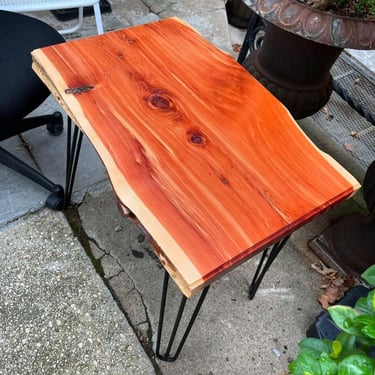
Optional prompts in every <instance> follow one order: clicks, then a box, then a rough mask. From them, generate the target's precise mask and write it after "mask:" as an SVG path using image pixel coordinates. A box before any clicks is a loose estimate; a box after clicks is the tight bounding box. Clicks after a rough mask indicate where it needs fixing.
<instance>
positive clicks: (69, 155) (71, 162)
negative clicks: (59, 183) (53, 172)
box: [63, 117, 83, 209]
mask: <svg viewBox="0 0 375 375" xmlns="http://www.w3.org/2000/svg"><path fill="white" fill-rule="evenodd" d="M82 138H83V133H82V131H81V130H80V129H79V128H78V126H77V125H74V130H73V136H72V120H71V119H70V117H68V127H67V149H66V175H65V196H64V205H63V207H64V209H66V208H67V207H68V204H69V203H70V200H71V197H72V191H73V185H74V179H75V175H76V170H77V165H78V160H79V154H80V151H81V145H82Z"/></svg>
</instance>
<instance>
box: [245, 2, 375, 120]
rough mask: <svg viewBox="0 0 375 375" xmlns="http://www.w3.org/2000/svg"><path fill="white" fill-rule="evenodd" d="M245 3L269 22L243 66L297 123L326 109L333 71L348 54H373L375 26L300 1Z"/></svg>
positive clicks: (374, 24)
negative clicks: (344, 53) (359, 51)
mask: <svg viewBox="0 0 375 375" xmlns="http://www.w3.org/2000/svg"><path fill="white" fill-rule="evenodd" d="M243 3H244V4H246V5H247V6H248V7H249V8H251V10H252V11H254V12H255V13H256V14H258V15H259V16H261V17H262V18H263V19H264V20H265V21H266V22H267V32H266V34H265V37H264V40H263V43H262V45H261V47H260V48H259V49H257V50H256V51H254V52H253V53H251V54H250V55H249V56H248V57H247V58H246V59H245V61H244V62H243V66H244V67H245V68H246V69H247V70H248V71H249V72H250V73H251V74H252V75H253V76H255V78H257V79H258V80H259V81H260V82H261V83H262V84H263V85H264V86H265V87H266V88H267V89H268V90H269V91H271V92H272V93H273V94H274V95H275V96H276V97H277V98H278V99H279V100H280V101H281V102H282V103H283V104H284V105H285V106H286V107H287V108H288V109H289V111H290V112H291V114H292V116H293V117H294V118H296V119H301V118H304V117H307V116H309V115H311V114H313V113H315V112H317V111H318V110H319V109H320V108H322V107H323V106H324V105H325V104H326V103H327V101H328V99H329V97H330V95H331V92H332V77H331V74H330V69H331V67H332V65H333V64H334V62H335V61H336V59H337V58H338V56H339V55H340V53H341V52H342V50H343V49H344V48H353V49H374V48H375V20H361V19H354V18H348V17H341V16H336V15H334V14H332V13H328V12H322V11H318V10H315V9H313V8H310V7H308V6H306V5H304V4H302V3H300V2H298V1H297V0H243Z"/></svg>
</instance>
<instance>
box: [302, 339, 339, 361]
mask: <svg viewBox="0 0 375 375" xmlns="http://www.w3.org/2000/svg"><path fill="white" fill-rule="evenodd" d="M331 345H332V341H330V340H325V339H323V340H321V339H316V338H314V337H307V338H305V339H303V340H302V341H301V342H300V343H299V347H300V348H301V352H303V353H309V354H311V355H313V356H315V357H316V358H319V357H320V354H321V353H327V354H329V353H330V352H331Z"/></svg>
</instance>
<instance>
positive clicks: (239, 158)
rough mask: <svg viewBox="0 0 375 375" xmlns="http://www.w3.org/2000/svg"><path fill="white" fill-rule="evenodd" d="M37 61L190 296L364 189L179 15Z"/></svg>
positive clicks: (45, 53) (53, 50) (38, 55)
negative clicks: (178, 17)
mask: <svg viewBox="0 0 375 375" xmlns="http://www.w3.org/2000/svg"><path fill="white" fill-rule="evenodd" d="M32 57H33V68H34V70H35V71H36V73H37V74H38V75H39V76H40V78H41V79H42V80H43V81H44V82H45V83H46V85H47V86H48V87H49V89H50V90H51V92H52V93H53V94H54V96H55V97H56V98H57V100H58V101H59V102H60V103H61V105H62V106H63V108H64V109H65V110H66V111H67V113H68V114H69V116H71V118H72V120H73V121H74V122H75V123H76V124H77V125H78V126H79V128H80V129H81V130H82V131H83V132H84V133H85V134H86V135H87V137H88V138H89V139H90V141H91V142H92V144H93V145H94V147H95V148H96V150H97V152H98V154H99V155H100V157H101V159H102V161H103V163H104V165H105V166H106V168H107V171H108V174H109V178H110V180H111V183H112V185H113V189H114V191H115V193H116V195H117V197H118V200H119V202H120V204H121V205H122V206H123V207H124V210H126V209H128V210H130V211H131V212H132V213H133V214H134V215H135V216H136V217H137V219H138V220H139V222H140V223H141V224H142V226H143V227H144V228H145V229H146V230H147V232H148V233H149V234H150V235H151V236H152V238H153V240H154V241H155V242H156V244H157V245H158V246H156V249H157V250H156V252H157V255H158V256H159V258H160V260H161V262H162V263H163V265H164V266H165V267H166V269H167V270H168V271H169V273H170V274H171V276H172V277H173V279H174V280H175V281H176V283H177V284H178V285H179V287H180V289H181V290H182V292H183V293H184V294H185V295H186V296H188V297H189V296H191V295H192V294H194V293H196V292H197V291H198V290H200V289H201V288H202V287H203V286H205V285H208V284H209V283H211V282H212V281H213V280H214V279H215V278H217V277H219V276H220V275H222V274H223V273H225V272H226V271H228V270H229V269H231V268H232V267H234V266H236V265H238V264H240V263H241V262H242V261H244V260H246V259H248V258H249V257H251V256H253V255H254V254H256V253H258V252H260V251H261V250H264V249H265V248H266V247H268V246H269V245H270V244H272V243H274V242H276V241H277V240H279V239H280V238H282V237H284V236H286V235H288V234H290V233H291V232H293V231H294V230H295V229H297V228H298V227H300V226H302V225H303V224H305V223H306V222H308V221H309V220H311V219H312V218H314V217H315V216H317V215H319V214H321V213H322V212H323V211H325V210H326V209H327V208H328V207H330V206H332V205H334V204H336V203H338V202H340V201H342V200H344V199H346V198H348V197H349V196H351V195H352V194H353V193H354V192H355V191H356V190H357V189H358V188H359V184H358V182H357V181H356V180H355V179H354V178H353V177H352V176H351V175H350V174H349V173H347V172H346V171H345V170H344V169H343V168H342V167H340V166H339V165H338V164H337V163H336V162H335V161H334V160H332V159H331V158H330V157H329V156H327V155H325V154H323V153H322V152H321V151H319V150H318V149H317V148H316V147H315V146H314V145H313V144H312V143H311V141H310V140H309V139H308V138H307V137H306V136H305V135H304V133H303V132H302V131H301V130H300V128H299V127H298V125H297V124H296V122H295V121H294V120H293V119H292V118H291V116H290V114H289V113H288V111H287V110H286V109H285V108H284V107H283V106H282V105H281V104H280V103H279V102H278V101H277V99H275V98H274V97H273V96H272V95H271V94H270V93H269V92H268V91H267V90H266V89H265V88H263V86H262V85H261V84H259V83H258V82H257V81H256V80H255V79H254V78H253V77H252V76H251V75H250V74H249V73H248V72H247V71H246V70H245V69H243V68H242V67H241V66H240V65H239V64H238V63H237V62H236V61H235V60H234V59H233V58H232V57H231V56H229V55H227V54H225V53H223V52H222V51H220V50H218V49H216V48H215V47H214V46H212V45H211V44H210V43H208V42H207V41H206V40H205V39H204V38H202V37H201V36H200V35H199V34H198V33H197V32H196V31H194V30H193V29H192V28H191V27H190V26H188V25H187V24H185V23H183V22H182V21H180V20H178V19H176V18H171V19H165V20H162V21H157V22H154V23H150V24H146V25H142V26H136V27H132V28H128V29H123V30H118V31H114V32H109V33H107V34H104V35H100V36H94V37H90V38H86V39H81V40H75V41H72V42H67V43H63V44H59V45H55V46H50V47H46V48H42V49H38V50H35V51H33V53H32ZM78 177H79V176H78Z"/></svg>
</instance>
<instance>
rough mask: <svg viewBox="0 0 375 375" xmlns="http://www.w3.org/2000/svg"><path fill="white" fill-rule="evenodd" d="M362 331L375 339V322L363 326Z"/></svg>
mask: <svg viewBox="0 0 375 375" xmlns="http://www.w3.org/2000/svg"><path fill="white" fill-rule="evenodd" d="M362 332H363V333H364V334H365V335H366V336H367V337H369V338H370V339H373V340H375V324H374V323H372V324H369V325H367V326H365V327H363V328H362ZM374 344H375V341H374Z"/></svg>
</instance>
